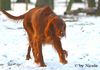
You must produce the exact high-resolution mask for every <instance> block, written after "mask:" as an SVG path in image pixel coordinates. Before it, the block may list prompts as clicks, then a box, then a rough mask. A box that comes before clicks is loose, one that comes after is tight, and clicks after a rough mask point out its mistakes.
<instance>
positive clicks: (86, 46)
mask: <svg viewBox="0 0 100 70" xmlns="http://www.w3.org/2000/svg"><path fill="white" fill-rule="evenodd" d="M63 1H64V2H65V0H62V2H61V0H57V3H56V5H55V6H56V8H55V10H54V11H55V12H56V13H57V14H60V15H61V14H63V12H64V10H65V5H64V4H62V3H63ZM60 2H61V3H60ZM12 6H14V11H9V13H11V14H13V15H19V14H22V13H23V12H25V10H24V4H14V5H12ZM32 6H33V7H34V5H32ZM32 6H31V5H30V7H32ZM19 7H20V10H18V9H19ZM59 9H61V11H59ZM73 17H74V18H64V21H66V20H67V21H66V25H67V28H66V35H67V36H66V38H62V46H63V48H64V49H65V50H67V51H68V58H66V59H67V60H68V64H65V65H63V64H61V63H59V59H58V55H57V53H56V52H55V50H54V49H53V48H52V46H51V45H45V46H44V47H43V55H44V60H45V63H46V65H47V67H44V68H43V67H39V66H38V65H36V64H35V63H34V62H33V60H34V58H32V59H30V60H25V57H26V53H27V48H28V41H27V34H26V32H25V30H24V29H23V24H22V20H20V21H13V20H11V19H9V18H7V17H6V16H5V15H3V14H2V13H1V12H0V70H100V17H95V16H73ZM74 20H75V21H74ZM70 21H71V22H70ZM72 21H73V22H72ZM47 49H48V50H47ZM48 55H49V56H48Z"/></svg>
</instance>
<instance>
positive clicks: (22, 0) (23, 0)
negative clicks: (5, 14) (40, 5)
mask: <svg viewBox="0 0 100 70" xmlns="http://www.w3.org/2000/svg"><path fill="white" fill-rule="evenodd" d="M27 1H28V3H30V0H27ZM17 2H23V3H24V2H26V1H25V0H17Z"/></svg>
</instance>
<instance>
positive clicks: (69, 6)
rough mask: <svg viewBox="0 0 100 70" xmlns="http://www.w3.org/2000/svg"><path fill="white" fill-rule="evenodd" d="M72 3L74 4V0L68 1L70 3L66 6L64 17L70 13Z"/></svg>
mask: <svg viewBox="0 0 100 70" xmlns="http://www.w3.org/2000/svg"><path fill="white" fill-rule="evenodd" d="M73 3H74V0H70V2H69V3H68V6H67V8H66V11H65V12H64V15H66V14H69V13H70V11H71V7H72V4H73Z"/></svg>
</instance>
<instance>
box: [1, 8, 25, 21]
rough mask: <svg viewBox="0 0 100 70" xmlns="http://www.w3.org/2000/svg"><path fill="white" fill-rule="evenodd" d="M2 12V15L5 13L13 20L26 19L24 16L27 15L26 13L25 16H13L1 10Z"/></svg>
mask: <svg viewBox="0 0 100 70" xmlns="http://www.w3.org/2000/svg"><path fill="white" fill-rule="evenodd" d="M0 11H1V12H2V13H4V14H5V15H6V16H7V17H8V18H10V19H13V20H20V19H24V16H25V15H26V13H25V14H23V15H20V16H13V15H11V14H9V13H8V12H6V11H5V10H3V9H1V10H0Z"/></svg>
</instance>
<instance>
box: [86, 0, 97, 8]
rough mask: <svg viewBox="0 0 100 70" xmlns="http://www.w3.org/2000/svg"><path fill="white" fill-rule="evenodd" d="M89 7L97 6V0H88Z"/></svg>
mask: <svg viewBox="0 0 100 70" xmlns="http://www.w3.org/2000/svg"><path fill="white" fill-rule="evenodd" d="M88 7H89V8H94V7H96V4H95V0H88Z"/></svg>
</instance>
